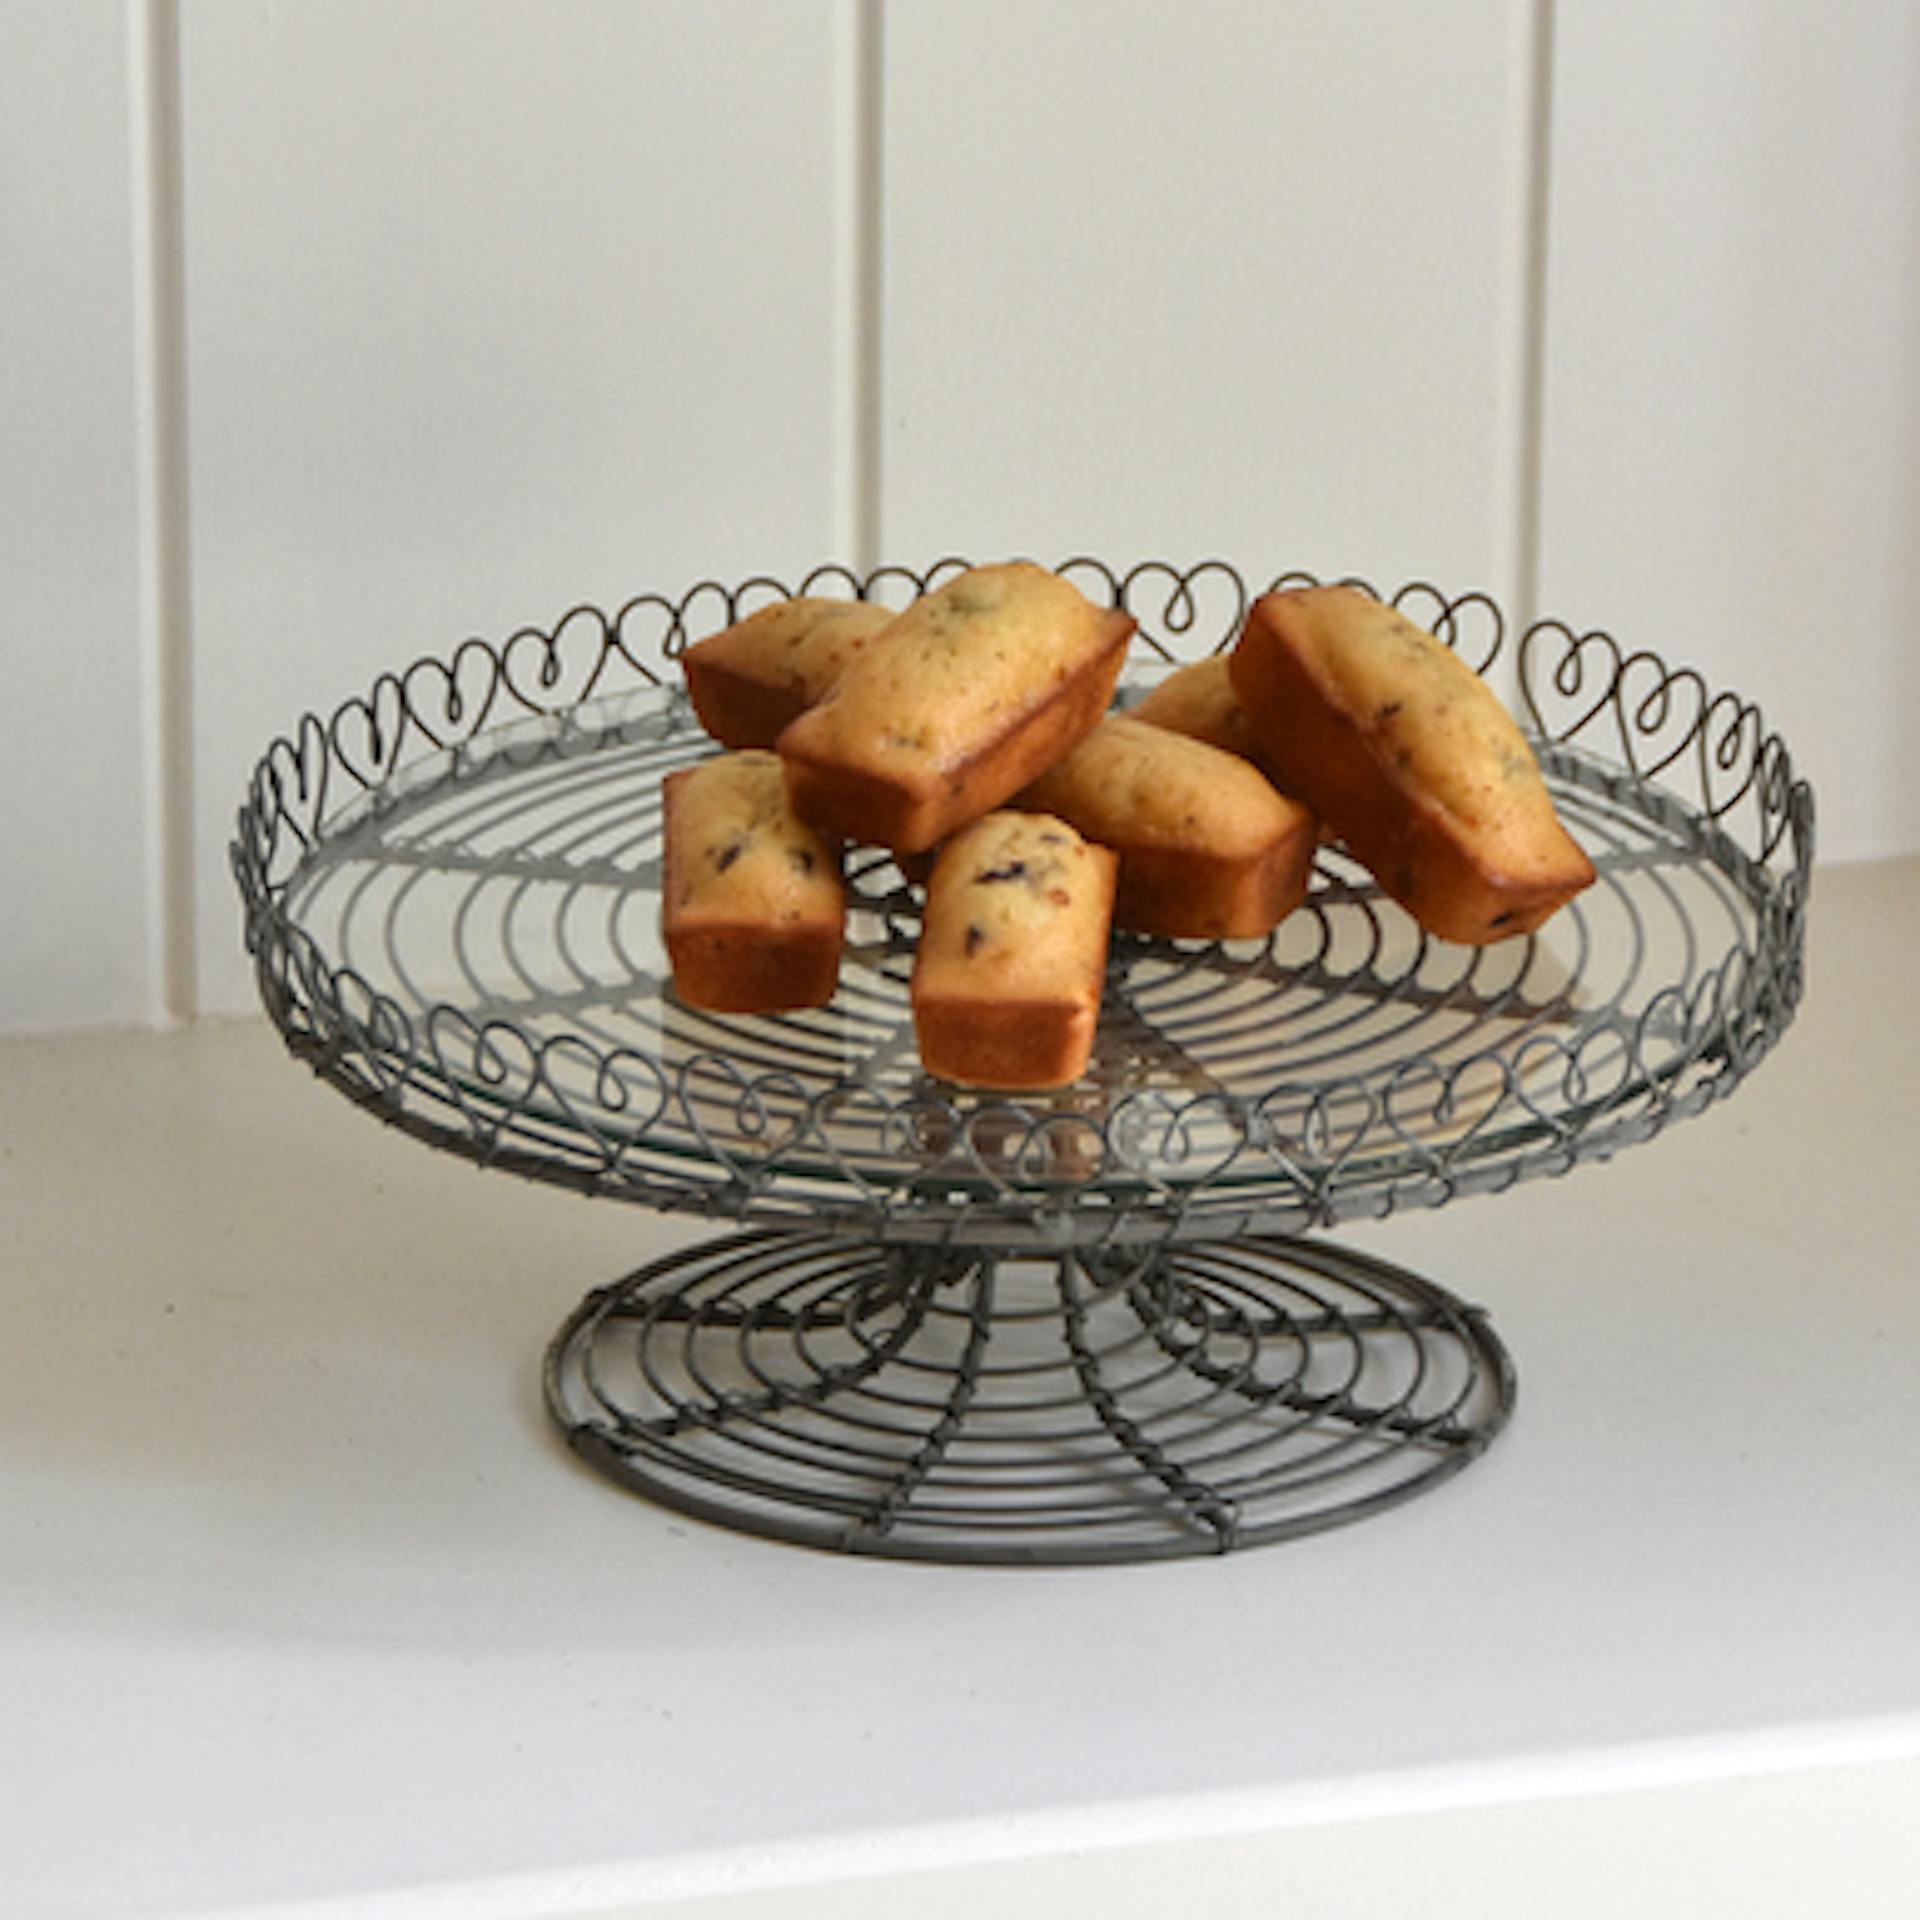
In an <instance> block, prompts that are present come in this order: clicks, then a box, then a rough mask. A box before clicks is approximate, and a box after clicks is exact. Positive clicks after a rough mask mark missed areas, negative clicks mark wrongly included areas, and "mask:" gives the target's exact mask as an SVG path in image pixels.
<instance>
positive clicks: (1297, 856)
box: [1015, 714, 1319, 940]
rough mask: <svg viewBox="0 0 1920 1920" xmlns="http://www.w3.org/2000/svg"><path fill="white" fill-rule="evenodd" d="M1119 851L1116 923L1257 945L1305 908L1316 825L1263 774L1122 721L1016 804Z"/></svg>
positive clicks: (1093, 736) (1098, 732) (1107, 726)
mask: <svg viewBox="0 0 1920 1920" xmlns="http://www.w3.org/2000/svg"><path fill="white" fill-rule="evenodd" d="M1015 804H1016V805H1018V806H1021V807H1024V808H1026V809H1028V810H1030V811H1032V812H1036V813H1053V814H1058V815H1059V816H1060V818H1062V819H1063V820H1066V821H1067V822H1069V823H1070V824H1071V825H1073V826H1074V827H1077V828H1078V829H1079V830H1080V832H1082V833H1083V834H1085V835H1086V836H1087V838H1088V839H1089V840H1094V841H1097V842H1098V843H1099V844H1100V845H1101V846H1103V847H1110V848H1111V849H1112V850H1113V851H1114V852H1115V853H1117V854H1118V855H1119V856H1120V876H1119V885H1118V890H1117V892H1116V894H1115V898H1114V907H1113V921H1114V925H1115V926H1118V927H1127V928H1130V929H1131V930H1132V931H1133V932H1135V933H1151V934H1160V935H1164V936H1166V937H1168V938H1170V939H1196V940H1209V939H1211V940H1220V939H1226V940H1232V939H1258V938H1259V937H1260V936H1262V935H1264V934H1266V933H1268V932H1270V931H1271V930H1272V928H1273V927H1274V926H1276V925H1277V924H1278V923H1279V921H1280V920H1281V919H1283V918H1284V917H1285V916H1286V915H1287V914H1289V913H1291V912H1292V911H1293V909H1294V908H1295V907H1297V906H1298V905H1299V904H1300V901H1301V899H1302V897H1303V896H1304V895H1305V893H1306V890H1307V880H1308V876H1309V875H1310V873H1311V872H1312V868H1313V850H1314V846H1315V844H1316V841H1317V839H1318V833H1319V829H1318V823H1317V822H1316V821H1315V819H1314V817H1313V815H1312V814H1310V813H1309V812H1308V811H1307V810H1306V808H1305V807H1303V806H1301V805H1300V804H1299V803H1298V802H1297V801H1294V800H1289V799H1287V798H1286V797H1285V796H1284V795H1282V794H1281V793H1279V792H1278V791H1277V790H1276V789H1275V788H1274V786H1273V784H1272V782H1270V781H1269V780H1268V779H1267V777H1266V776H1265V775H1264V774H1263V773H1261V772H1260V770H1259V769H1258V768H1257V767H1254V766H1251V765H1249V764H1248V762H1247V761H1245V760H1243V759H1241V758H1240V757H1239V756H1238V755H1237V754H1232V753H1228V752H1226V751H1225V750H1224V749H1222V748H1220V747H1215V746H1209V745H1208V744H1207V742H1206V741H1204V740H1195V739H1192V738H1190V737H1188V736H1187V735H1184V734H1179V733H1172V732H1169V731H1168V730H1167V729H1165V728H1163V727H1156V726H1151V725H1149V724H1148V723H1147V722H1146V721H1144V720H1139V719H1135V718H1132V717H1130V716H1126V715H1121V714H1115V715H1112V716H1110V717H1109V718H1108V719H1105V720H1103V721H1101V723H1100V724H1099V726H1097V727H1096V728H1095V729H1094V730H1093V732H1091V733H1090V734H1088V735H1087V737H1086V739H1084V740H1083V741H1081V743H1080V744H1079V745H1078V746H1077V747H1075V748H1074V750H1073V751H1072V752H1071V753H1070V754H1068V755H1067V757H1066V758H1065V759H1064V760H1062V761H1060V762H1059V763H1058V764H1057V765H1056V766H1053V767H1050V768H1049V769H1048V770H1047V771H1046V772H1045V773H1043V774H1042V775H1041V776H1040V778H1039V779H1038V780H1036V781H1035V782H1034V783H1033V784H1032V785H1031V786H1030V787H1028V788H1027V789H1026V790H1025V791H1024V792H1023V793H1022V794H1021V795H1020V797H1019V799H1018V801H1017V802H1016V803H1015Z"/></svg>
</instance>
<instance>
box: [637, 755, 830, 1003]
mask: <svg viewBox="0 0 1920 1920" xmlns="http://www.w3.org/2000/svg"><path fill="white" fill-rule="evenodd" d="M663 795H664V805H665V810H666V824H665V840H666V854H665V862H664V874H663V882H662V890H661V921H662V931H663V933H664V935H665V938H666V946H667V958H668V960H669V962H670V963H671V965H672V968H673V984H674V989H675V991H676V992H677V993H678V994H679V996H680V998H681V999H682V1000H684V1001H686V1002H687V1003H688V1004H689V1005H690V1006H696V1007H704V1008H707V1009H709V1010H710V1011H712V1012H715V1013H777V1012H783V1011H788V1010H791V1009H794V1008H798V1007H816V1006H821V1005H824V1004H825V1002H827V1001H828V1000H830V999H831V998H832V997H833V991H834V988H835V986H836V985H837V984H838V982H839V977H840V955H841V949H842V946H843V943H844V940H845V927H846V894H845V889H844V887H843V885H842V882H841V876H840V853H839V849H838V848H837V847H836V846H834V845H833V844H832V842H830V841H829V840H827V839H826V838H825V837H824V836H823V835H821V834H819V833H816V832H815V831H814V829H813V828H812V827H810V826H808V825H807V824H806V823H805V822H804V821H802V820H800V819H798V818H796V817H795V815H794V813H793V811H792V809H791V808H790V807H789V806H788V805H787V792H786V782H785V780H784V779H783V778H782V775H781V771H780V762H779V759H778V757H777V756H776V755H774V754H771V753H768V752H765V751H761V750H747V751H743V752H737V753H723V754H720V755H718V756H716V757H715V758H713V759H711V760H703V761H701V762H700V763H699V764H698V765H697V766H692V767H683V768H681V769H680V771H679V772H677V773H670V774H668V775H667V777H666V780H665V781H664V783H663Z"/></svg>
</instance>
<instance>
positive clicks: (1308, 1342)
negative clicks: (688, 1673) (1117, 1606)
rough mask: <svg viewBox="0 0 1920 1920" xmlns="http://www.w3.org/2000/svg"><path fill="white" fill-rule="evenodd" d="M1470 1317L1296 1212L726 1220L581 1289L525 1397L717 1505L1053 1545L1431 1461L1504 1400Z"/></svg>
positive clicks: (1408, 1483)
mask: <svg viewBox="0 0 1920 1920" xmlns="http://www.w3.org/2000/svg"><path fill="white" fill-rule="evenodd" d="M1514 1393H1515V1383H1514V1373H1513V1368H1512V1365H1511V1363H1510V1361H1509V1359H1508V1357H1507V1353H1506V1350H1505V1348H1504V1347H1503V1346H1502V1345H1501V1343H1500V1341H1499V1339H1498V1338H1497V1336H1496V1335H1495V1334H1494V1332H1493V1330H1492V1328H1491V1327H1490V1325H1489V1324H1488V1322H1487V1320H1486V1317H1485V1315H1484V1314H1483V1313H1482V1312H1481V1311H1480V1310H1479V1309H1477V1308H1475V1307H1471V1306H1468V1305H1466V1304H1464V1303H1463V1302H1461V1301H1460V1300H1458V1299H1457V1298H1455V1296H1454V1295H1452V1294H1451V1293H1449V1292H1448V1291H1447V1290H1446V1289H1445V1288H1443V1287H1440V1286H1437V1285H1436V1284H1434V1283H1433V1282H1432V1281H1430V1280H1426V1279H1423V1278H1421V1277H1420V1276H1419V1275H1416V1274H1413V1273H1409V1272H1407V1271H1405V1270H1404V1269H1402V1268H1399V1267H1396V1266H1392V1265H1390V1264H1388V1263H1387V1262H1385V1261H1381V1260H1377V1259H1374V1258H1371V1257H1369V1256H1367V1255H1363V1254H1359V1253H1354V1252H1351V1251H1348V1250H1345V1249H1343V1248H1339V1247H1336V1246H1334V1245H1333V1244H1331V1243H1329V1242H1327V1241H1323V1240H1315V1239H1296V1238H1283V1237H1269V1238H1261V1239H1252V1240H1238V1241H1234V1242H1232V1243H1220V1242H1205V1241H1197V1242H1192V1243H1185V1242H1178V1243H1167V1242H1157V1243H1153V1244H1151V1245H1147V1246H1131V1245H1125V1246H1123V1245H1113V1244H1108V1245H1102V1246H1094V1247H1073V1248H1068V1249H1063V1250H1061V1251H1059V1252H1048V1253H1035V1252H1034V1251H1033V1250H1032V1249H1031V1247H1027V1248H1022V1249H1020V1250H1017V1251H1016V1250H1012V1249H1004V1248H996V1247H991V1246H928V1245H925V1244H896V1243H890V1242H887V1241H883V1240H877V1239H862V1238H857V1237H851V1236H846V1235H835V1234H829V1233H811V1232H793V1231H757V1232H748V1233H739V1234H734V1235H730V1236H728V1237H726V1238H724V1239H721V1240H718V1241H714V1242H711V1243H708V1244H706V1245H704V1246H701V1247H699V1248H696V1249H694V1250H692V1251H689V1252H682V1253H677V1254H672V1255H669V1256H667V1257H665V1258H663V1259H659V1260H656V1261H653V1262H651V1263H650V1264H648V1265H647V1266H645V1267H642V1268H641V1269H639V1270H638V1271H637V1272H634V1273H632V1274H630V1275H628V1276H627V1277H626V1278H625V1279H623V1280H620V1281H618V1282H616V1283H615V1284H613V1285H611V1286H608V1287H604V1288H601V1289H599V1290H597V1291H595V1292H594V1293H592V1294H591V1295H589V1296H588V1298H587V1299H586V1300H585V1301H583V1302H582V1304H581V1305H580V1307H579V1308H578V1309H577V1310H576V1311H575V1312H574V1313H573V1314H572V1315H571V1316H570V1317H569V1319H568V1320H567V1322H566V1323H565V1325H564V1326H562V1328H561V1329H560V1331H559V1333H558V1334H557V1335H556V1336H555V1338H554V1341H553V1343H552V1345H551V1347H550V1348H549V1350H548V1354H547V1362H546V1394H547V1404H548V1407H549V1409H550V1411H551V1412H552V1415H553V1417H554V1419H555V1421H556V1422H557V1423H558V1425H559V1426H560V1428H561V1430H562V1431H563V1432H564V1434H565V1435H566V1438H567V1440H568V1443H569V1444H570V1445H571V1446H572V1447H573V1448H574V1450H575V1451H576V1452H578V1453H579V1454H580V1455H581V1456H582V1458H584V1459H585V1460H587V1461H588V1462H589V1463H590V1464H591V1465H593V1466H594V1467H595V1468H596V1469H598V1470H599V1471H600V1472H602V1473H605V1474H607V1475H608V1476H609V1477H611V1478H612V1479H614V1480H617V1481H619V1482H620V1483H622V1484H623V1485H625V1486H627V1487H629V1488H631V1489H633V1490H634V1491H636V1492H639V1493H642V1494H644V1495H646V1496H648V1497H649V1498H651V1499H653V1500H656V1501H659V1502H662V1503H664V1504H666V1505H668V1506H671V1507H674V1508H677V1509H680V1510H682V1511H684V1512H687V1513H691V1514H694V1515H697V1516H699V1517H700V1518H702V1519H706V1520H710V1521H714V1522H717V1523H719V1524H721V1525H724V1526H729V1527H733V1528H736V1529H741V1530H745V1531H748V1532H752V1533H756V1534H762V1535H767V1536H770V1537H773V1538H777V1539H782V1540H788V1541H792V1542H796V1543H799V1544H803V1545H808V1546H816V1547H831V1548H835V1549H838V1550H840V1551H845V1552H855V1553H869V1554H879V1555H886V1556H890V1557H893V1558H900V1559H920V1560H937V1561H960V1562H976V1563H985V1564H1030V1565H1059V1564H1076V1563H1106V1564H1113V1563H1120V1562H1129V1561H1140V1560H1155V1559H1165V1558H1171V1557H1178V1556H1183V1555H1188V1554H1195V1553H1220V1552H1225V1551H1228V1550H1229V1549H1236V1548H1242V1547H1250V1546H1260V1545H1266V1544H1269V1543H1272V1542H1275V1541H1279V1540H1285V1539H1290V1538H1293V1537H1295V1536H1297V1535H1300V1534H1305V1533H1311V1532H1315V1531H1318V1530H1320V1529H1322V1528H1326V1527H1331V1526H1336V1525H1339V1524H1342V1523H1344V1522H1347V1521H1351V1520H1356V1519H1360V1518H1362V1517H1363V1516H1365V1515H1367V1514H1370V1513H1374V1512H1378V1511H1379V1510H1380V1509H1382V1508H1384V1507H1387V1506H1390V1505H1393V1504H1394V1503H1396V1502H1398V1501H1401V1500H1405V1499H1407V1498H1409V1497H1411V1496H1412V1495H1414V1494H1417V1493H1420V1492H1423V1491H1425V1490H1426V1489H1428V1488H1430V1487H1433V1486H1436V1485H1438V1484H1439V1483H1440V1482H1442V1481H1444V1480H1446V1479H1448V1478H1450V1477H1451V1476H1452V1475H1453V1474H1455V1473H1456V1472H1458V1471H1459V1470H1460V1469H1461V1468H1462V1467H1464V1466H1466V1465H1467V1464H1468V1463H1469V1462H1470V1461H1472V1460H1475V1459H1477V1458H1478V1457H1479V1456H1480V1454H1481V1453H1483V1452H1484V1451H1485V1450H1486V1448H1487V1447H1488V1446H1489V1445H1490V1444H1491V1443H1492V1441H1493V1439H1494V1437H1495V1436H1496V1435H1497V1434H1498V1433H1499V1432H1500V1430H1501V1429H1502V1427H1503V1426H1504V1425H1505V1424H1506V1422H1507V1419H1508V1418H1509V1416H1510V1415H1511V1413H1512V1410H1513V1404H1514Z"/></svg>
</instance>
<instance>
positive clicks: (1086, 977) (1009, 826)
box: [912, 811, 1117, 1091]
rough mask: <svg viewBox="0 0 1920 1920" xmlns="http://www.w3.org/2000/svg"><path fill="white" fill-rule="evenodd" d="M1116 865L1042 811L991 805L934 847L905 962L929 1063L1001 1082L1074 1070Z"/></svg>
mask: <svg viewBox="0 0 1920 1920" xmlns="http://www.w3.org/2000/svg"><path fill="white" fill-rule="evenodd" d="M1116 865H1117V862H1116V860H1115V857H1114V855H1113V854H1112V853H1110V852H1109V851H1108V850H1107V849H1106V848H1104V847H1096V846H1093V845H1091V844H1090V843H1089V842H1087V841H1086V840H1083V839H1082V838H1081V837H1080V835H1079V834H1077V833H1075V832H1074V830H1073V829H1072V828H1071V827H1070V826H1068V825H1067V824H1066V822H1065V821H1063V820H1057V819H1054V818H1052V817H1051V816H1049V815H1046V814H1031V813H1015V812H1010V811H1009V812H996V813H990V814H988V815H987V816H986V817H985V818H984V819H981V820H977V821H975V822H974V823H973V824H972V825H971V826H969V827H967V828H965V829H963V830H962V831H961V832H960V833H958V834H956V835H955V836H954V838H953V839H952V840H950V841H948V842H947V844H946V845H945V846H944V847H942V848H941V850H940V854H939V858H938V859H937V860H936V861H935V862H934V867H933V875H932V878H931V879H930V880H929V882H928V884H927V904H926V914H925V918H924V920H923V922H922V925H921V932H920V945H919V950H918V952H917V953H916V954H915V956H914V963H913V981H912V999H913V1020H914V1031H915V1034H916V1036H917V1038H918V1040H919V1044H920V1063H921V1065H922V1066H923V1067H925V1069H926V1070H927V1072H928V1073H930V1074H933V1075H935V1076H936V1077H937V1078H939V1079H942V1080H956V1081H959V1082H961V1083H962V1084H964V1085H967V1086H975V1087H988V1088H996V1089H1003V1090H1007V1091H1017V1090H1021V1089H1033V1088H1042V1087H1059V1086H1065V1085H1066V1084H1067V1083H1068V1082H1069V1081H1072V1080H1077V1079H1078V1078H1079V1077H1080V1075H1081V1074H1082V1073H1083V1072H1084V1071H1085V1069H1086V1064H1087V1058H1088V1055H1089V1053H1090V1051H1091V1050H1092V1047H1093V1036H1094V1029H1095V1025H1096V1023H1097V1022H1098V1020H1099V1015H1100V990H1101V985H1102V982H1103V980H1104V978H1105V974H1106V959H1107V933H1108V927H1109V921H1110V917H1111V914H1112V911H1113V891H1114V875H1115V868H1116Z"/></svg>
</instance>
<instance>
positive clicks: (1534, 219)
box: [1510, 0, 1555, 625]
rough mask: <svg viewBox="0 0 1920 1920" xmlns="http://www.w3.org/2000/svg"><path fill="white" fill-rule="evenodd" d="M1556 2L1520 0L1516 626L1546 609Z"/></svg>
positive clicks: (1514, 592)
mask: <svg viewBox="0 0 1920 1920" xmlns="http://www.w3.org/2000/svg"><path fill="white" fill-rule="evenodd" d="M1554 4H1555V0H1526V5H1527V7H1528V9H1529V12H1530V14H1531V20H1530V31H1529V35H1528V40H1529V44H1528V49H1527V51H1528V71H1527V87H1526V94H1527V117H1526V127H1525V133H1524V138H1523V142H1522V147H1521V152H1520V154H1519V155H1518V156H1517V158H1518V160H1519V163H1520V165H1521V166H1522V168H1523V173H1522V182H1521V184H1522V193H1523V199H1522V202H1521V214H1520V246H1521V256H1520V291H1521V315H1520V338H1519V342H1518V345H1519V352H1520V369H1519V395H1518V400H1519V405H1518V418H1517V421H1516V427H1517V444H1516V445H1515V448H1514V460H1515V463H1516V465H1515V490H1514V528H1513V541H1514V549H1513V580H1512V583H1511V587H1510V591H1511V593H1512V596H1513V609H1514V612H1515V614H1516V615H1517V617H1518V618H1519V620H1520V622H1521V624H1522V625H1525V624H1526V623H1527V622H1529V621H1532V620H1536V619H1538V618H1539V617H1540V615H1541V613H1542V612H1543V611H1544V609H1543V608H1542V607H1541V606H1540V605H1539V597H1540V537H1541V525H1542V503H1541V489H1542V486H1543V484H1544V473H1545V434H1546V418H1545V415H1546V344H1547V297H1548V284H1547V264H1548V262H1547V255H1548V245H1549V240H1550V237H1551V219H1552V204H1551V198H1552V184H1553V181H1552V167H1553V49H1554Z"/></svg>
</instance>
